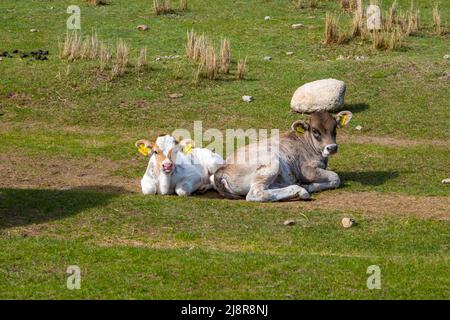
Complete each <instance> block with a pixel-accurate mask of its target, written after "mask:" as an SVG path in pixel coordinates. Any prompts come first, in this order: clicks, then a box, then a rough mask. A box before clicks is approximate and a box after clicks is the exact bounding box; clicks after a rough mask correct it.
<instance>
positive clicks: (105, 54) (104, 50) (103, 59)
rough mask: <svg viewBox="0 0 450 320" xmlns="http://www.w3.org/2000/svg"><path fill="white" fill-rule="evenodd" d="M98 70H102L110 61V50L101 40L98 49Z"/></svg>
mask: <svg viewBox="0 0 450 320" xmlns="http://www.w3.org/2000/svg"><path fill="white" fill-rule="evenodd" d="M98 55H99V60H100V70H101V71H103V70H105V68H106V67H107V66H108V64H109V62H110V61H111V52H110V51H109V49H108V47H107V46H106V45H105V44H104V43H103V42H102V43H100V49H99V54H98Z"/></svg>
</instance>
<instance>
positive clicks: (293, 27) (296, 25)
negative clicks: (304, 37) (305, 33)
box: [292, 23, 303, 29]
mask: <svg viewBox="0 0 450 320" xmlns="http://www.w3.org/2000/svg"><path fill="white" fill-rule="evenodd" d="M300 28H303V24H301V23H294V24H293V25H292V29H300Z"/></svg>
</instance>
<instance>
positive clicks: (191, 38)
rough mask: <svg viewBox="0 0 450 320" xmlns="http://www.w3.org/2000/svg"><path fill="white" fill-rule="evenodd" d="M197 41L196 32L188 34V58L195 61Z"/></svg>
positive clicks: (192, 31)
mask: <svg viewBox="0 0 450 320" xmlns="http://www.w3.org/2000/svg"><path fill="white" fill-rule="evenodd" d="M196 41H197V34H196V33H195V32H194V30H191V31H188V32H187V41H186V56H187V57H188V58H189V59H192V60H195V58H194V56H195V44H196Z"/></svg>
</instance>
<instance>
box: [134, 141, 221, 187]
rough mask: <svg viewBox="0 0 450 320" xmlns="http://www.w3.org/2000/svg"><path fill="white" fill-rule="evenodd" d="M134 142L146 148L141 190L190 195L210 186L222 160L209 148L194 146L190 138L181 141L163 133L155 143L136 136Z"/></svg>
mask: <svg viewBox="0 0 450 320" xmlns="http://www.w3.org/2000/svg"><path fill="white" fill-rule="evenodd" d="M136 146H137V147H138V148H141V150H147V152H148V153H149V155H150V160H149V163H148V166H147V170H146V172H145V174H144V177H143V178H142V180H141V187H142V192H143V193H144V194H162V195H167V194H177V195H180V196H184V195H190V194H192V193H194V192H195V191H197V190H200V191H205V190H207V189H210V188H211V187H212V184H211V176H212V174H214V172H215V171H216V170H217V169H218V168H219V167H220V166H222V165H223V164H224V160H223V158H222V157H221V156H219V155H218V154H216V153H213V152H211V151H210V150H208V149H202V148H193V147H192V142H191V141H190V140H183V141H181V142H180V143H178V141H177V140H176V139H175V138H174V137H172V136H170V135H164V136H160V137H158V138H157V139H156V141H155V143H154V144H151V143H150V142H149V141H148V140H139V141H137V142H136Z"/></svg>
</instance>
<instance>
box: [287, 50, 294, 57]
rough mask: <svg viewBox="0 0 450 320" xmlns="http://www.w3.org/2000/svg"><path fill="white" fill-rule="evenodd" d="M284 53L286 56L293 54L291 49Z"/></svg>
mask: <svg viewBox="0 0 450 320" xmlns="http://www.w3.org/2000/svg"><path fill="white" fill-rule="evenodd" d="M286 55H287V56H293V55H294V53H293V52H292V51H289V52H286Z"/></svg>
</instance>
